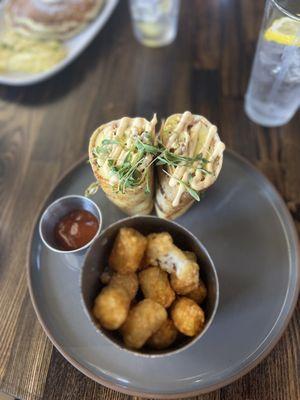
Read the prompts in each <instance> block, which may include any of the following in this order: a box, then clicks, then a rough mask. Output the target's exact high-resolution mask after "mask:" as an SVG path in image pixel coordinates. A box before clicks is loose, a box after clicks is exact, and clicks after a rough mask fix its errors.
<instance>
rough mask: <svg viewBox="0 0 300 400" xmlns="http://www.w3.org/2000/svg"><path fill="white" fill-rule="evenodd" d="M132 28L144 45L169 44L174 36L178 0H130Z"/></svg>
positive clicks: (157, 45)
mask: <svg viewBox="0 0 300 400" xmlns="http://www.w3.org/2000/svg"><path fill="white" fill-rule="evenodd" d="M130 6H131V13H132V19H133V29H134V33H135V36H136V38H137V39H138V40H139V41H140V42H141V43H143V44H145V45H146V46H150V47H159V46H165V45H167V44H170V43H171V42H172V41H173V40H174V39H175V37H176V33H177V22H178V11H179V0H131V2H130Z"/></svg>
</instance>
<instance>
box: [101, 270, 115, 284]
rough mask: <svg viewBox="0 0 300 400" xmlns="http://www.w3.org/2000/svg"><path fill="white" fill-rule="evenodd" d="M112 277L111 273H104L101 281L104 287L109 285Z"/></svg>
mask: <svg viewBox="0 0 300 400" xmlns="http://www.w3.org/2000/svg"><path fill="white" fill-rule="evenodd" d="M111 277H112V273H111V272H110V271H103V272H102V274H101V275H100V281H101V283H102V284H103V285H108V284H109V282H110V280H111Z"/></svg>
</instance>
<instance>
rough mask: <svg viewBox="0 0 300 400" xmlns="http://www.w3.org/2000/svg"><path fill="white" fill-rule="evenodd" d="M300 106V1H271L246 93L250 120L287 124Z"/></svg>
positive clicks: (265, 124) (246, 109)
mask: <svg viewBox="0 0 300 400" xmlns="http://www.w3.org/2000/svg"><path fill="white" fill-rule="evenodd" d="M299 104H300V1H299V0H267V1H266V7H265V14H264V18H263V22H262V27H261V31H260V35H259V40H258V43H257V48H256V53H255V58H254V62H253V66H252V72H251V77H250V81H249V85H248V89H247V93H246V99H245V111H246V114H247V115H248V117H249V118H250V119H251V120H252V121H254V122H256V123H258V124H259V125H263V126H269V127H271V126H280V125H283V124H286V123H287V122H288V121H289V120H290V119H291V118H292V117H293V115H294V114H295V112H296V111H297V108H298V107H299Z"/></svg>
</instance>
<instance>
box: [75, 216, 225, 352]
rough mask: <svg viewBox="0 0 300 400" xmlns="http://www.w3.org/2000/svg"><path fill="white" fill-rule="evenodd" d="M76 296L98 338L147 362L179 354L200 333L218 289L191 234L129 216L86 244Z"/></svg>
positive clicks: (169, 223)
mask: <svg viewBox="0 0 300 400" xmlns="http://www.w3.org/2000/svg"><path fill="white" fill-rule="evenodd" d="M81 294H82V303H83V307H84V309H85V311H86V313H87V315H88V317H89V320H90V322H91V323H92V324H93V325H94V327H95V329H96V330H97V331H98V332H99V334H101V335H103V336H104V337H106V338H107V339H108V340H110V341H111V342H113V343H114V344H115V345H117V346H118V347H119V348H122V349H123V350H128V351H131V352H134V353H135V354H138V355H142V356H148V357H154V356H163V355H169V354H173V353H175V352H179V351H182V350H184V349H186V348H187V347H189V346H191V345H193V344H194V343H195V342H197V341H198V340H199V339H200V338H201V337H202V336H203V335H204V334H205V333H206V331H207V330H208V328H209V326H210V325H211V323H212V320H213V318H214V316H215V313H216V310H217V306H218V300H219V285H218V278H217V274H216V270H215V267H214V264H213V262H212V260H211V258H210V256H209V254H208V253H207V251H206V249H205V248H204V246H203V245H202V244H201V242H200V241H199V240H198V239H197V238H196V237H195V236H194V235H193V234H192V233H190V232H189V231H188V230H186V229H185V228H183V227H182V226H180V225H179V224H177V223H175V222H172V221H168V220H165V219H161V218H158V217H155V216H135V217H129V218H125V219H123V220H120V221H118V222H116V223H114V224H112V225H110V226H109V227H108V228H106V229H105V230H104V231H103V232H102V233H101V234H100V236H99V237H98V239H96V241H95V242H94V243H93V245H92V246H91V248H90V249H89V251H88V253H87V255H86V257H85V260H84V264H83V267H82V272H81ZM207 334H209V332H208V333H207Z"/></svg>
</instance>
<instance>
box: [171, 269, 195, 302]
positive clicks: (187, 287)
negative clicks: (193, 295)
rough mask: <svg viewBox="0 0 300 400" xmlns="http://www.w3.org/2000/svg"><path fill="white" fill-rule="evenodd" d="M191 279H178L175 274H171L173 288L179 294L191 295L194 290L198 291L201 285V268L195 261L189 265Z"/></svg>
mask: <svg viewBox="0 0 300 400" xmlns="http://www.w3.org/2000/svg"><path fill="white" fill-rule="evenodd" d="M189 269H190V271H189V278H188V279H186V278H185V277H183V278H177V275H176V273H175V272H172V273H171V278H170V282H171V286H172V288H173V289H174V290H175V292H176V293H177V294H182V295H183V294H187V293H190V292H191V291H192V290H195V289H197V287H198V284H199V266H198V264H197V263H195V262H194V261H191V262H190V265H189Z"/></svg>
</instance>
